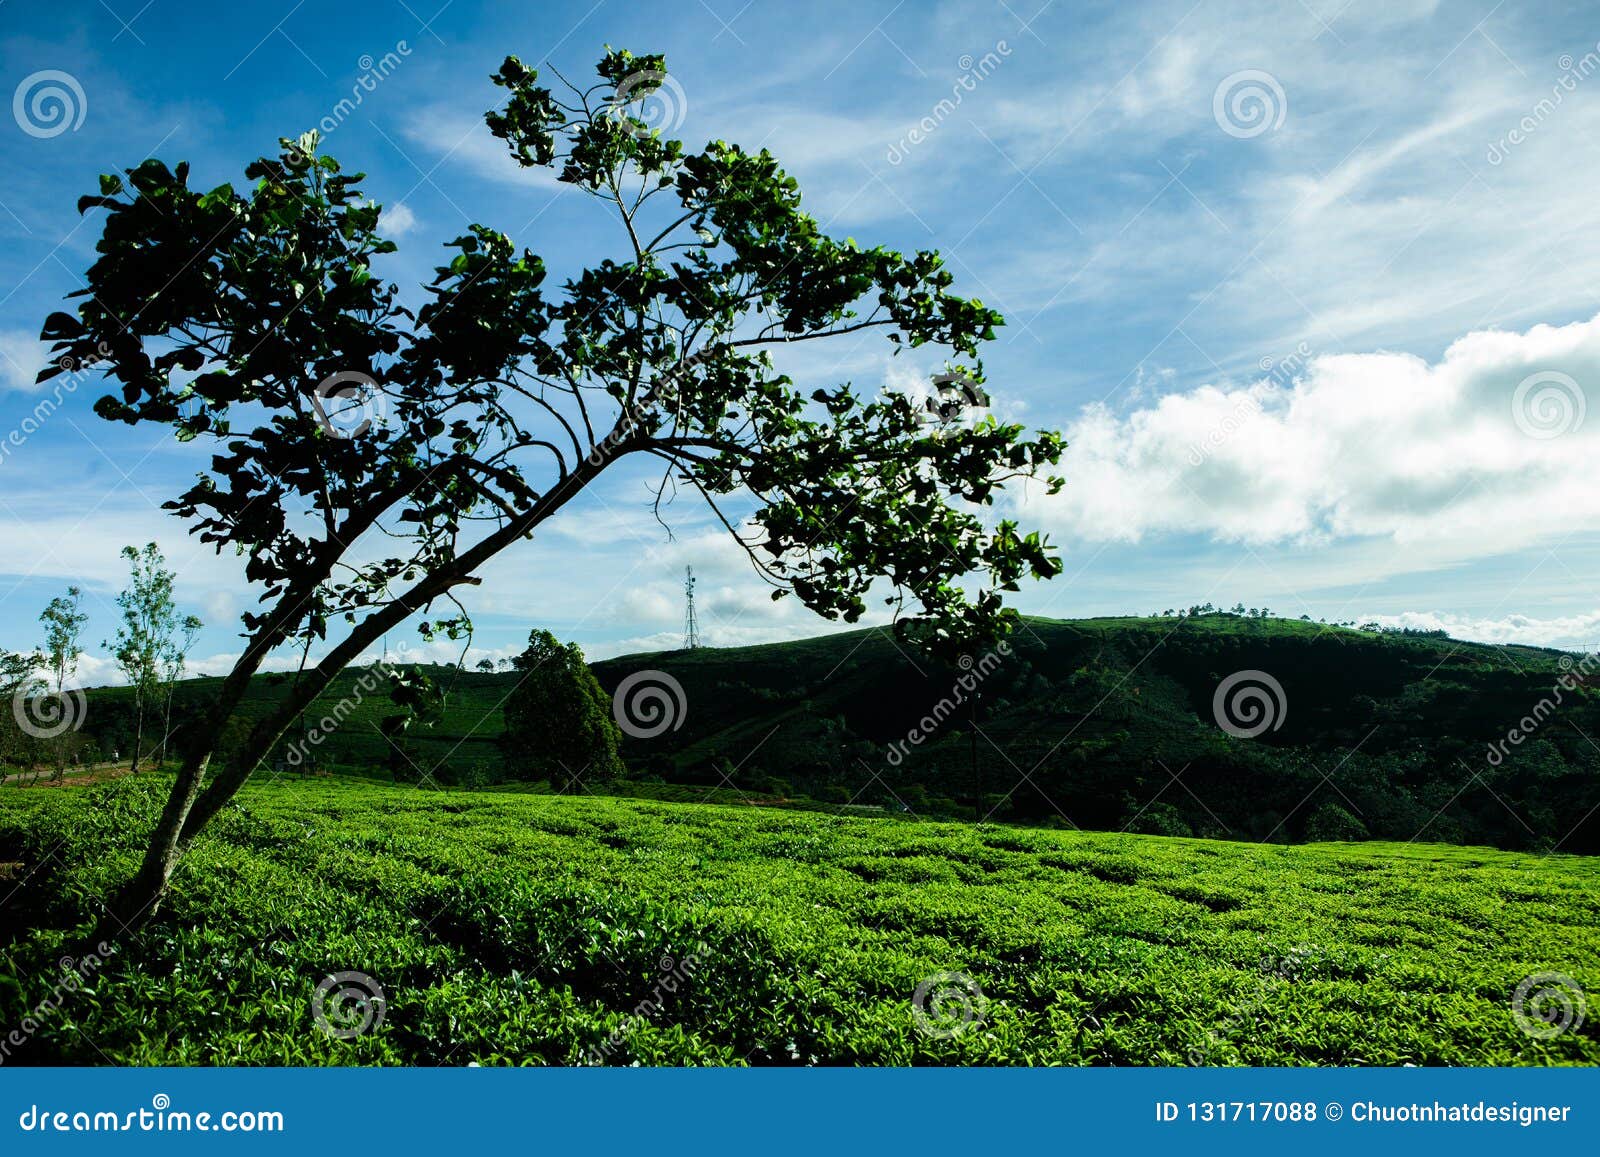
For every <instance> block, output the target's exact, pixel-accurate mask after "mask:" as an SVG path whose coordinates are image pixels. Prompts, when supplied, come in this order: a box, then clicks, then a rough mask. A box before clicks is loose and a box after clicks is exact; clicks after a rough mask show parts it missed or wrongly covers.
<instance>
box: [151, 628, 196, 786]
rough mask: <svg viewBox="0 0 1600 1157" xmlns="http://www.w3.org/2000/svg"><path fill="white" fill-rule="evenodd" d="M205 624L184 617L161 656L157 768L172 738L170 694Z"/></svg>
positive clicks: (163, 761) (161, 762)
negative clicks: (159, 748) (159, 728)
mask: <svg viewBox="0 0 1600 1157" xmlns="http://www.w3.org/2000/svg"><path fill="white" fill-rule="evenodd" d="M204 626H205V624H204V623H202V622H201V621H200V616H198V615H185V616H184V617H183V621H182V622H180V623H178V624H177V629H176V630H175V631H174V632H173V634H172V637H171V639H170V640H169V641H168V643H167V647H166V650H165V651H164V652H163V653H162V656H161V676H162V700H163V707H162V718H161V750H160V752H159V754H157V756H156V764H157V766H159V765H161V764H164V763H166V762H167V740H169V739H171V738H172V693H173V692H174V691H175V690H176V689H177V686H178V680H179V679H181V678H183V671H184V668H185V667H186V666H187V665H188V662H189V652H190V651H192V650H193V649H194V642H195V639H197V638H198V637H199V635H200V630H201V628H202V627H204Z"/></svg>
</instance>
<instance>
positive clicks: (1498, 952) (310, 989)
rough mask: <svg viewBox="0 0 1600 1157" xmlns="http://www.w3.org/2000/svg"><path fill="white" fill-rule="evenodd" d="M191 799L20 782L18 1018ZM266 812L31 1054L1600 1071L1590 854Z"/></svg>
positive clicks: (214, 833)
mask: <svg viewBox="0 0 1600 1157" xmlns="http://www.w3.org/2000/svg"><path fill="white" fill-rule="evenodd" d="M166 786H167V785H166V782H164V781H162V780H160V779H158V778H157V777H154V776H149V777H144V778H142V779H139V780H130V779H124V780H121V781H119V782H117V783H115V784H113V785H109V786H103V787H97V788H91V789H87V790H82V791H79V790H72V791H55V792H44V791H23V792H15V791H14V792H5V793H0V868H4V869H7V870H8V874H10V875H11V876H12V877H13V878H14V879H15V880H16V881H17V883H15V884H13V885H9V888H11V889H14V890H12V891H11V892H10V898H9V899H8V902H7V904H6V905H5V906H4V907H3V908H0V917H3V919H0V945H3V946H4V947H5V950H6V955H7V958H8V959H9V960H10V961H11V962H12V963H13V964H14V965H15V966H16V968H15V971H14V972H12V971H9V970H8V971H7V972H5V973H0V1020H3V1021H4V1022H5V1023H8V1024H22V1023H24V1017H26V1016H27V1014H28V1010H29V1008H30V1007H31V1006H32V1005H33V1004H34V1003H35V1002H37V1001H38V999H39V997H40V993H41V991H43V990H45V989H44V987H43V986H46V985H47V981H48V978H49V977H50V976H52V975H54V974H55V970H56V969H58V968H59V967H60V966H59V965H58V963H57V961H58V960H59V958H60V957H61V956H62V954H63V936H64V935H65V930H66V929H70V928H72V927H74V926H79V925H81V924H82V923H83V922H84V921H87V920H88V919H90V918H91V917H92V915H93V912H94V905H95V902H96V899H97V897H99V896H102V895H104V894H105V893H106V892H107V890H108V889H109V888H110V887H111V886H112V885H113V884H114V883H115V882H117V881H119V880H121V879H123V878H124V877H125V876H126V875H127V874H128V873H129V872H131V871H132V870H133V867H134V865H135V863H136V862H137V855H138V852H139V849H140V836H141V833H142V832H143V831H145V830H147V829H148V827H149V825H150V824H151V823H152V822H153V820H154V817H155V815H156V812H157V810H158V808H159V806H160V801H161V798H162V795H163V791H164V789H165V787H166ZM239 805H240V806H239V807H238V808H237V809H236V810H233V811H230V812H227V813H224V815H223V816H222V817H221V818H219V820H218V822H217V823H216V824H215V825H214V826H213V828H212V829H211V830H209V831H208V832H207V833H206V834H205V835H203V836H202V837H201V838H200V840H199V841H198V842H197V843H196V845H195V846H194V848H193V849H192V851H191V852H190V853H189V856H188V858H187V859H186V861H185V863H184V867H183V868H182V870H180V871H179V873H178V875H177V876H176V877H175V878H174V891H173V895H172V897H171V899H170V901H169V903H168V905H167V908H166V910H165V911H164V913H163V915H162V917H161V918H160V920H159V921H158V922H157V923H156V924H155V925H153V926H151V927H150V928H149V929H147V930H146V932H145V933H144V934H143V935H142V936H141V937H140V938H139V939H138V941H137V942H136V943H134V944H132V945H129V946H127V950H126V951H123V952H119V953H117V954H115V955H114V956H112V957H111V958H110V959H109V960H107V961H106V962H105V964H104V966H103V968H101V969H100V970H99V971H98V972H97V974H96V975H95V978H94V983H93V987H92V991H86V992H75V993H73V994H71V995H69V996H68V997H67V998H66V1002H65V1004H64V1005H63V1007H62V1009H61V1010H60V1011H57V1012H55V1013H53V1014H52V1015H48V1016H41V1017H40V1018H39V1023H38V1031H37V1032H36V1033H35V1034H33V1035H31V1036H29V1038H28V1039H27V1040H26V1041H25V1042H24V1044H23V1045H22V1046H20V1048H21V1050H22V1051H20V1052H14V1053H13V1054H12V1055H11V1057H10V1060H11V1061H12V1062H13V1063H61V1062H69V1063H70V1062H92V1063H116V1064H140V1065H191V1064H296V1065H299V1064H307V1065H321V1064H411V1065H454V1066H460V1065H465V1064H467V1063H469V1062H478V1063H482V1064H528V1063H532V1064H540V1063H545V1064H614V1065H627V1064H632V1063H635V1062H638V1063H643V1064H727V1065H737V1064H752V1065H791V1064H892V1065H903V1064H928V1063H935V1064H938V1063H942V1064H957V1063H959V1064H997V1065H1009V1064H1073V1065H1112V1064H1114V1065H1152V1064H1167V1065H1184V1064H1200V1065H1223V1064H1227V1065H1233V1064H1256V1065H1399V1064H1420V1065H1430V1064H1431V1065H1547V1064H1573V1063H1586V1064H1594V1063H1597V1062H1600V1037H1597V1035H1596V1022H1595V1018H1592V1017H1591V1018H1590V1019H1589V1020H1588V1021H1587V1022H1582V1023H1576V1022H1578V1021H1581V1018H1575V1017H1573V1016H1572V1015H1571V1010H1570V1008H1569V1010H1568V1016H1567V1020H1568V1021H1569V1022H1573V1023H1569V1024H1567V1025H1559V1024H1557V1025H1546V1024H1545V1023H1544V1022H1543V1021H1538V1022H1529V1021H1528V1020H1527V1019H1526V1017H1527V1015H1528V1013H1527V1011H1526V1009H1524V1010H1523V1017H1524V1019H1523V1020H1522V1021H1521V1022H1519V1020H1518V1006H1517V1005H1516V1004H1515V1003H1514V1001H1513V994H1514V992H1515V991H1516V990H1517V988H1518V986H1519V984H1520V983H1521V982H1522V981H1523V980H1524V978H1525V977H1528V976H1531V975H1534V974H1545V975H1546V978H1547V980H1546V982H1547V983H1550V984H1557V983H1560V982H1559V981H1555V980H1549V979H1548V974H1551V973H1560V974H1563V978H1570V983H1573V984H1578V985H1582V986H1585V987H1587V988H1589V989H1590V990H1591V991H1592V990H1593V986H1594V985H1595V983H1596V982H1597V978H1600V901H1597V899H1596V896H1597V889H1596V885H1597V883H1600V879H1597V875H1596V872H1597V861H1594V860H1590V859H1585V858H1578V857H1571V856H1550V857H1533V856H1526V855H1518V854H1515V853H1507V852H1496V851H1489V850H1486V849H1481V848H1480V849H1458V848H1448V847H1440V846H1437V845H1422V844H1416V845H1409V846H1403V845H1388V844H1366V845H1317V846H1309V847H1288V848H1286V847H1269V846H1261V845H1247V844H1240V843H1227V842H1212V841H1205V840H1184V839H1169V838H1159V837H1151V836H1124V835H1114V834H1096V833H1079V832H1056V831H1027V830H1021V829H1017V828H1010V827H1002V826H997V825H973V824H932V823H913V822H907V821H904V820H900V819H895V818H879V819H864V818H846V817H832V816H821V815H805V814H796V813H787V812H774V811H765V810H756V809H751V808H732V807H718V806H709V805H705V806H695V805H682V804H663V803H655V802H646V801H630V800H604V799H591V798H582V799H573V798H562V799H553V798H549V797H533V796H526V795H496V794H489V793H482V792H460V791H444V792H432V791H429V792H419V791H416V790H414V789H410V788H397V787H392V786H383V785H371V784H368V785H360V784H351V783H343V784H340V783H331V784H330V783H300V784H294V785H290V786H289V787H287V788H285V787H284V786H283V785H278V786H274V787H270V788H269V787H251V788H247V789H246V790H245V791H244V792H243V793H242V794H241V796H240V797H239ZM334 973H339V974H342V979H341V980H340V984H341V986H343V987H352V986H356V985H359V986H362V987H363V988H364V989H365V992H366V994H367V995H372V996H376V995H378V994H379V992H381V995H382V998H383V1001H384V1015H383V1017H382V1020H381V1021H380V1022H378V1023H369V1024H368V1025H367V1026H366V1029H367V1031H365V1032H364V1033H362V1034H361V1035H359V1036H357V1037H356V1038H355V1039H350V1040H344V1039H333V1038H332V1037H330V1036H328V1035H325V1034H324V1033H322V1032H318V1031H316V1030H315V1029H314V1027H313V1017H312V1011H313V1010H314V1009H316V1008H317V1007H318V1006H317V1004H316V1003H315V999H314V991H315V990H316V988H317V986H318V981H319V979H321V978H323V977H326V976H330V974H334ZM329 983H331V982H329ZM1551 991H1552V993H1553V994H1556V995H1559V994H1560V993H1561V991H1562V990H1560V989H1555V988H1553V989H1552V990H1551ZM1567 999H1568V1000H1569V1001H1570V1000H1571V997H1570V994H1568V995H1567ZM1550 1010H1551V1011H1552V1012H1553V1011H1557V1009H1556V1007H1555V1006H1554V1005H1551V1006H1550ZM347 1011H348V1010H347ZM919 1013H920V1015H919ZM1530 1023H1531V1024H1532V1027H1533V1029H1534V1030H1536V1031H1529V1029H1528V1027H1527V1026H1528V1025H1529V1024H1530ZM1552 1028H1554V1029H1557V1031H1555V1032H1550V1031H1548V1030H1549V1029H1552ZM1562 1028H1565V1029H1567V1030H1568V1031H1559V1030H1560V1029H1562Z"/></svg>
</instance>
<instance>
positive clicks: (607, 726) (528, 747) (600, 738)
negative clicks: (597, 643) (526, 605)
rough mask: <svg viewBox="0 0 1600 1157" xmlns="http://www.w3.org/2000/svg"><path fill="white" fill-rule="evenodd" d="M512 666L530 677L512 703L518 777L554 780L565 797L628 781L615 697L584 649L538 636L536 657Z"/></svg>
mask: <svg viewBox="0 0 1600 1157" xmlns="http://www.w3.org/2000/svg"><path fill="white" fill-rule="evenodd" d="M512 663H513V666H514V667H515V669H516V670H517V671H519V672H521V676H522V677H521V678H519V679H518V680H517V685H516V687H515V689H513V690H512V692H511V696H510V698H508V699H507V700H506V703H505V717H506V731H505V736H504V739H503V740H502V744H503V747H504V749H505V753H506V770H507V772H508V774H509V775H510V777H511V778H512V779H548V780H549V781H550V783H551V784H552V785H553V786H554V787H556V788H558V789H562V790H565V789H567V788H570V787H574V786H579V787H581V785H584V784H589V783H604V782H606V781H608V780H612V779H616V778H617V777H618V776H620V775H621V774H623V766H622V757H621V755H619V754H618V748H619V747H620V745H621V743H622V732H621V731H620V730H619V729H618V728H617V724H616V722H615V721H614V720H613V719H612V711H611V697H610V696H609V695H607V694H606V693H605V691H603V690H602V689H601V687H600V681H599V680H598V679H596V678H595V677H594V672H593V671H591V670H589V664H588V663H587V662H585V661H584V658H583V651H582V650H581V649H580V648H579V647H578V644H576V643H566V644H563V643H562V642H561V641H560V640H559V639H557V638H556V637H555V636H554V635H552V634H551V633H550V632H549V631H533V632H531V633H530V634H529V635H528V649H527V650H525V651H523V652H522V654H520V655H518V656H517V657H516V658H515V659H514V660H512Z"/></svg>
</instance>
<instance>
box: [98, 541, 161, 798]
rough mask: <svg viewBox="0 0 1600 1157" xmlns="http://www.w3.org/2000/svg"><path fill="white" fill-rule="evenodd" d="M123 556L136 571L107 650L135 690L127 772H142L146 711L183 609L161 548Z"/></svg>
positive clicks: (158, 689)
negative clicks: (178, 606)
mask: <svg viewBox="0 0 1600 1157" xmlns="http://www.w3.org/2000/svg"><path fill="white" fill-rule="evenodd" d="M122 557H123V558H125V559H127V560H128V569H129V571H130V572H131V573H130V578H129V581H128V588H127V589H126V590H125V591H123V592H122V593H121V594H120V595H118V596H117V606H119V607H120V608H122V625H121V626H120V627H118V628H117V637H116V641H115V643H108V644H106V645H107V646H108V647H111V648H112V654H113V655H114V656H115V658H116V660H117V666H118V667H119V668H120V669H121V671H122V674H123V676H124V677H125V678H126V679H127V680H128V685H129V686H130V687H132V688H133V755H132V758H131V762H130V763H129V764H128V770H129V771H130V772H137V771H138V770H139V754H140V752H141V750H142V749H143V745H144V718H145V711H146V710H147V709H148V708H149V706H150V705H151V704H153V703H155V702H156V701H157V698H158V696H159V695H160V693H161V677H162V669H163V664H164V663H165V662H167V661H168V659H169V654H170V651H171V648H172V641H173V637H174V635H175V634H176V632H177V629H178V608H177V605H176V604H175V603H174V602H173V601H172V582H173V579H174V578H175V577H176V576H175V575H174V574H173V573H172V572H171V571H170V570H168V569H167V565H166V564H167V560H166V559H165V558H164V557H162V554H161V548H160V547H158V546H156V544H155V543H153V542H152V543H147V544H146V545H145V548H144V549H143V550H140V549H138V548H137V547H132V546H125V547H123V548H122Z"/></svg>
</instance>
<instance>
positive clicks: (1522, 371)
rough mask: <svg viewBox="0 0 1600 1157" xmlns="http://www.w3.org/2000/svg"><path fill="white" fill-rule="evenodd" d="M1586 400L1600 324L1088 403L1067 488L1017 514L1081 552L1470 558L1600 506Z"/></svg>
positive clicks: (1072, 433)
mask: <svg viewBox="0 0 1600 1157" xmlns="http://www.w3.org/2000/svg"><path fill="white" fill-rule="evenodd" d="M1535 375H1564V376H1558V377H1544V378H1540V377H1536V376H1535ZM1284 378H1289V380H1286V381H1285V380H1283V379H1284ZM1530 378H1532V381H1531V383H1530V384H1529V385H1528V386H1526V387H1524V386H1522V383H1524V382H1526V381H1529V380H1530ZM1569 382H1570V383H1571V384H1570V385H1569V384H1568V383H1569ZM1280 383H1281V384H1280ZM1597 386H1600V317H1597V318H1595V319H1594V320H1591V321H1588V322H1581V323H1575V324H1572V325H1567V326H1560V327H1555V326H1536V327H1534V328H1533V329H1530V330H1528V331H1527V332H1526V333H1520V334H1518V333H1505V332H1500V331H1493V330H1491V331H1483V332H1477V333H1471V334H1468V335H1467V336H1465V337H1463V338H1461V339H1460V340H1458V341H1456V342H1455V343H1454V344H1453V345H1451V346H1450V348H1449V349H1448V350H1447V351H1446V352H1445V354H1444V356H1443V357H1442V358H1441V359H1440V360H1439V361H1438V362H1437V363H1433V364H1430V363H1428V362H1426V361H1424V360H1422V359H1420V358H1417V357H1414V356H1412V355H1410V354H1404V353H1369V354H1344V355H1335V356H1325V357H1311V358H1310V359H1309V360H1308V361H1307V362H1306V363H1305V364H1304V367H1303V370H1301V372H1299V374H1298V375H1297V376H1292V377H1291V376H1290V375H1280V376H1279V378H1278V379H1277V380H1274V379H1271V378H1263V379H1261V380H1258V381H1255V382H1253V383H1250V384H1244V385H1239V384H1231V383H1226V382H1224V383H1221V384H1216V385H1209V384H1208V385H1204V386H1200V387H1198V388H1196V389H1192V390H1188V391H1184V392H1180V393H1172V394H1168V395H1166V396H1164V397H1162V398H1161V399H1160V400H1159V401H1157V402H1155V403H1154V404H1153V405H1148V406H1145V407H1143V408H1139V409H1135V410H1133V411H1131V412H1128V413H1126V414H1121V415H1119V414H1116V413H1114V412H1112V411H1111V410H1110V409H1109V408H1108V407H1106V406H1104V405H1099V404H1096V405H1091V406H1089V407H1087V408H1086V409H1085V410H1084V411H1083V412H1082V414H1081V416H1080V417H1079V418H1078V420H1077V421H1076V422H1074V423H1072V424H1071V425H1070V426H1069V427H1068V429H1067V431H1066V433H1067V437H1068V440H1069V449H1068V451H1067V454H1066V456H1065V458H1064V460H1063V467H1064V472H1065V474H1066V476H1067V479H1068V484H1067V487H1066V489H1065V490H1064V491H1063V492H1062V493H1061V494H1059V495H1057V496H1055V497H1053V498H1051V497H1046V496H1043V495H1041V494H1038V493H1033V494H1031V495H1029V496H1028V497H1027V498H1025V499H1024V500H1023V503H1022V504H1023V506H1024V507H1025V512H1026V513H1027V514H1029V515H1031V516H1033V517H1036V518H1038V519H1039V520H1041V521H1043V522H1044V523H1045V524H1046V525H1047V526H1049V527H1051V528H1053V529H1056V530H1060V531H1064V532H1066V533H1067V534H1068V535H1070V536H1072V537H1074V538H1077V539H1088V540H1091V541H1126V542H1138V541H1141V540H1144V539H1146V538H1148V537H1150V536H1156V535H1163V534H1178V533H1200V534H1204V535H1207V536H1209V537H1210V538H1212V539H1215V540H1218V541H1223V542H1240V543H1246V544H1267V543H1282V542H1294V543H1328V542H1334V541H1338V540H1346V539H1349V540H1362V539H1365V540H1374V539H1381V540H1388V541H1390V542H1391V543H1393V544H1395V545H1398V546H1401V547H1405V548H1412V547H1420V548H1426V549H1428V550H1429V551H1432V552H1436V553H1440V554H1442V555H1443V556H1445V557H1455V558H1475V557H1486V556H1490V555H1495V554H1500V553H1504V552H1508V551H1511V550H1515V549H1520V548H1523V547H1526V546H1529V545H1531V544H1533V543H1536V542H1544V541H1550V540H1554V539H1557V538H1561V537H1565V536H1567V535H1569V534H1571V533H1573V532H1577V531H1585V530H1600V492H1596V491H1595V490H1594V488H1593V487H1590V486H1587V485H1585V484H1584V483H1583V481H1582V480H1583V479H1584V478H1585V477H1586V476H1587V473H1588V467H1589V464H1590V463H1592V462H1593V461H1594V458H1595V455H1596V453H1597V451H1600V414H1596V415H1586V414H1585V410H1586V408H1587V405H1588V396H1587V394H1588V393H1590V392H1593V391H1594V390H1595V389H1596V387H1597ZM1519 389H1520V392H1519ZM1597 401H1600V399H1597ZM1541 424H1543V425H1545V426H1548V429H1544V428H1542V425H1541ZM1540 433H1548V434H1553V436H1549V437H1540V436H1536V435H1538V434H1540Z"/></svg>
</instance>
